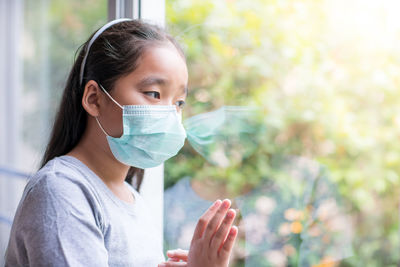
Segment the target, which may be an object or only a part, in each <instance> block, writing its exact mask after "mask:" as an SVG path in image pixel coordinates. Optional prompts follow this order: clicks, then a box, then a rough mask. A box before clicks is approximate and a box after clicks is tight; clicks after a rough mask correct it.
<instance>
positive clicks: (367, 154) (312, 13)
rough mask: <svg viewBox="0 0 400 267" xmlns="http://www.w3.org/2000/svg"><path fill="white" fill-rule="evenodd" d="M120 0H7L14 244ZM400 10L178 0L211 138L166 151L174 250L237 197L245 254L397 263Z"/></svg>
mask: <svg viewBox="0 0 400 267" xmlns="http://www.w3.org/2000/svg"><path fill="white" fill-rule="evenodd" d="M109 2H110V1H106V0H104V1H103V0H79V1H78V0H71V1H61V0H40V1H32V0H24V1H7V0H3V1H0V21H1V25H0V27H1V28H0V32H4V33H5V34H6V35H5V36H7V37H9V38H4V39H3V38H2V39H3V40H2V41H1V42H0V48H1V49H0V56H1V61H2V63H1V64H0V66H1V71H0V78H1V79H0V85H1V88H0V109H1V112H0V147H1V151H0V201H1V202H0V252H1V254H3V253H4V251H5V248H6V245H7V241H8V233H9V230H10V226H11V222H12V217H13V215H14V212H15V209H16V207H17V204H18V201H19V199H20V197H21V194H22V190H23V187H24V185H25V183H26V178H27V177H28V176H29V173H33V172H35V171H36V170H37V166H38V164H39V161H40V159H41V155H42V153H43V151H44V146H45V145H46V142H47V138H48V135H49V131H50V128H51V125H52V120H53V118H54V114H55V112H56V109H57V106H58V102H59V99H60V96H61V93H62V90H63V86H64V82H65V81H66V78H67V75H68V72H69V69H70V67H71V66H72V63H73V60H74V56H75V52H76V50H77V49H78V48H79V46H80V45H81V44H82V43H83V42H84V41H86V38H87V37H88V36H89V35H90V33H92V32H93V31H94V30H96V29H98V28H99V27H101V26H102V25H103V24H104V23H105V22H106V21H107V20H108V14H109V13H108V12H109ZM125 2H127V1H125ZM139 2H140V1H139ZM11 3H12V4H11ZM399 9H400V2H398V1H397V0H382V1H378V0H346V1H344V0H322V1H321V0H318V1H317V0H302V1H290V0H287V1H285V0H252V1H245V0H219V1H212V0H203V1H195V0H165V26H166V28H167V30H168V31H169V32H170V33H171V34H172V35H173V36H174V37H175V38H177V40H178V41H179V42H180V43H181V45H182V47H183V48H184V50H185V53H186V57H187V64H188V68H189V95H188V99H187V101H186V102H187V104H186V106H185V110H184V119H185V125H186V126H187V129H188V132H189V133H190V132H193V133H197V134H199V133H200V135H201V136H202V137H203V139H201V140H195V139H190V138H189V139H188V141H190V142H187V144H186V145H185V146H184V148H183V149H182V151H181V152H180V153H179V154H178V155H177V156H176V157H174V158H172V159H170V160H168V161H167V162H166V163H165V170H164V187H165V197H164V248H165V250H167V249H171V248H176V247H181V248H188V246H189V244H190V238H191V235H192V233H193V228H194V226H195V223H196V221H197V219H198V217H199V216H200V215H201V214H202V213H203V212H204V211H205V210H206V209H207V208H208V206H209V205H210V203H211V202H212V201H213V200H215V199H217V198H225V197H229V198H231V199H232V201H233V205H234V208H236V209H238V214H239V215H238V218H237V222H236V223H237V224H238V225H239V229H240V235H239V240H238V242H237V243H236V246H235V250H234V254H233V256H232V260H231V265H232V266H255V267H258V266H335V265H340V266H398V264H399V262H400V253H399V251H400V240H399V239H400V231H399V216H400V215H399V207H400V206H399V205H400V203H399V200H400V177H399V172H400V153H399V151H400V142H398V137H399V134H400V104H399V103H400V102H399V101H400V90H399V86H400V64H399V60H400V50H399V49H398V47H400V46H399V45H400V17H399V16H398V10H399ZM10 51H11V52H10ZM10 88H11V89H13V90H10ZM15 88H16V89H15ZM199 114H201V116H196V115H199ZM193 116H195V117H193ZM189 130H190V131H189ZM196 131H197V132H196ZM188 137H190V136H189V135H188ZM1 260H2V259H1ZM0 263H1V262H0Z"/></svg>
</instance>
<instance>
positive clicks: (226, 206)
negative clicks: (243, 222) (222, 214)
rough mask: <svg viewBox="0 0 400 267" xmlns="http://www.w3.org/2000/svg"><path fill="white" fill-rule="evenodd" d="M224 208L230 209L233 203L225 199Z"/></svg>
mask: <svg viewBox="0 0 400 267" xmlns="http://www.w3.org/2000/svg"><path fill="white" fill-rule="evenodd" d="M222 204H223V207H224V208H229V207H230V206H231V201H230V200H229V199H227V198H226V199H224V201H223V202H222Z"/></svg>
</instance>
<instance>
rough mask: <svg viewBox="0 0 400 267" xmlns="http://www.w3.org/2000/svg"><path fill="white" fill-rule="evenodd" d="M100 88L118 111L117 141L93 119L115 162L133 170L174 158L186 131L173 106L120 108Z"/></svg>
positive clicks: (181, 144) (129, 106) (182, 143)
mask: <svg viewBox="0 0 400 267" xmlns="http://www.w3.org/2000/svg"><path fill="white" fill-rule="evenodd" d="M100 87H101V89H102V90H103V91H104V93H105V94H106V95H107V96H108V97H109V98H110V99H111V100H112V101H113V102H114V103H115V104H117V105H118V106H119V107H120V108H121V109H122V120H123V134H122V136H121V137H119V138H116V137H112V136H110V135H108V134H107V132H106V131H105V130H104V128H103V127H102V126H101V124H100V122H99V120H98V118H97V117H96V121H97V123H98V124H99V126H100V128H101V130H102V131H103V132H104V134H105V135H106V136H107V141H108V144H109V146H110V149H111V152H112V153H113V155H114V157H115V158H116V159H117V160H119V161H120V162H122V163H124V164H126V165H129V166H133V167H137V168H142V169H145V168H151V167H155V166H158V165H160V164H161V163H163V162H164V161H166V160H167V159H169V158H171V157H173V156H175V155H176V154H177V153H178V151H179V150H180V149H181V148H182V146H183V145H184V143H185V139H186V131H185V129H184V128H183V125H182V122H181V121H182V118H181V115H180V114H178V112H177V110H176V106H175V105H165V106H164V105H127V106H125V105H124V106H121V105H120V104H119V103H118V102H117V101H115V100H114V99H113V98H112V97H111V95H110V94H109V93H108V92H107V91H106V90H105V89H104V88H103V86H101V85H100Z"/></svg>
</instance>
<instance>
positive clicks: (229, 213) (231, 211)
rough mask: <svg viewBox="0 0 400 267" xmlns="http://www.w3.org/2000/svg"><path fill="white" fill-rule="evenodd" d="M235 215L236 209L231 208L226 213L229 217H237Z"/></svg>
mask: <svg viewBox="0 0 400 267" xmlns="http://www.w3.org/2000/svg"><path fill="white" fill-rule="evenodd" d="M235 215H236V211H235V210H234V209H229V210H228V212H227V214H226V216H227V217H228V218H233V217H235Z"/></svg>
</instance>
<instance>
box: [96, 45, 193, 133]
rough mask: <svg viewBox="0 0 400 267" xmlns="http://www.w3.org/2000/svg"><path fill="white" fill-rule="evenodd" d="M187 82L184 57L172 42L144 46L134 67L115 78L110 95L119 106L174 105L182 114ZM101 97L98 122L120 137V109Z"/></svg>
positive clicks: (121, 129)
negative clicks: (127, 72)
mask: <svg viewBox="0 0 400 267" xmlns="http://www.w3.org/2000/svg"><path fill="white" fill-rule="evenodd" d="M187 84H188V71H187V67H186V63H185V60H184V59H183V57H182V56H181V55H180V54H179V52H178V51H177V49H176V48H175V47H174V46H173V45H172V44H166V45H162V46H154V47H151V48H148V49H146V50H145V51H144V52H143V54H142V55H141V57H140V58H139V59H138V62H137V68H136V69H135V70H134V71H133V72H131V73H130V74H128V75H126V76H124V77H122V78H120V79H118V80H117V81H116V83H115V86H114V89H113V90H112V91H111V92H110V95H111V96H112V97H113V98H114V99H115V100H116V101H117V102H118V103H119V104H120V105H122V106H123V105H176V108H177V111H178V113H181V112H182V108H183V105H184V104H185V99H186V95H187ZM103 94H104V93H103ZM103 99H104V101H102V102H103V103H104V105H102V107H101V108H100V109H99V112H100V114H99V116H100V118H101V123H102V125H103V127H104V128H105V129H106V131H107V133H108V134H109V135H111V136H113V137H120V136H121V135H122V133H123V126H122V110H121V108H120V107H118V106H117V105H116V104H115V103H114V102H112V100H111V99H109V98H108V97H107V96H106V95H105V94H104V98H103Z"/></svg>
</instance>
